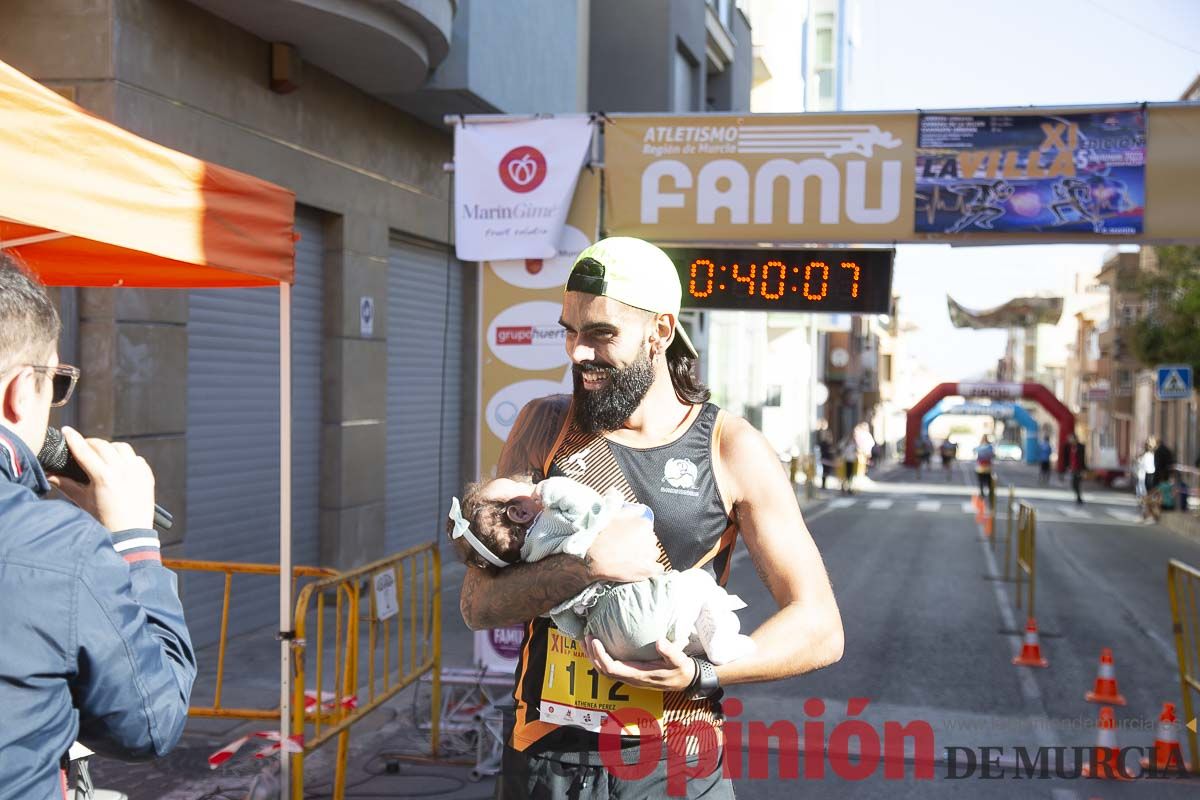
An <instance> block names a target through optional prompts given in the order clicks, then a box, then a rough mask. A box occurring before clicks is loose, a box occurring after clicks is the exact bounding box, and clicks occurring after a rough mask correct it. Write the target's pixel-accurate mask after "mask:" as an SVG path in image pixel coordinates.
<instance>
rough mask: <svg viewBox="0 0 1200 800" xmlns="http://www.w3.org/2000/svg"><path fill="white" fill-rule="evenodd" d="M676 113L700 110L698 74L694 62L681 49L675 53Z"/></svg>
mask: <svg viewBox="0 0 1200 800" xmlns="http://www.w3.org/2000/svg"><path fill="white" fill-rule="evenodd" d="M674 78H675V98H674V99H675V104H674V108H673V109H672V110H673V111H675V112H676V113H680V112H688V111H699V110H700V103H699V97H700V87H699V85H698V84H699V83H700V74H699V70H697V68H696V62H695V60H694V59H693V58H692V57H691V55H689V54H688V53H687V52H686V51H685V50H684V49H683V48H682V47H680V48H678V49H677V50H676V51H675V76H674Z"/></svg>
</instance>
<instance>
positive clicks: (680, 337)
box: [667, 317, 700, 358]
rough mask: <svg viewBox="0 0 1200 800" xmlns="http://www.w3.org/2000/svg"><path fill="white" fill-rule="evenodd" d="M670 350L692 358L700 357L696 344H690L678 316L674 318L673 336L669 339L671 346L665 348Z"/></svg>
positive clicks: (669, 351) (689, 339) (690, 341)
mask: <svg viewBox="0 0 1200 800" xmlns="http://www.w3.org/2000/svg"><path fill="white" fill-rule="evenodd" d="M672 351H674V352H675V353H677V354H681V355H686V356H691V357H692V358H699V357H700V354H699V353H697V352H696V346H695V345H694V344H692V340H691V338H690V337H689V336H688V335H687V331H685V330H684V329H683V323H682V322H680V321H679V318H678V317H676V318H675V338H674V339H673V340H672V341H671V346H670V347H668V348H667V352H668V353H671V352H672Z"/></svg>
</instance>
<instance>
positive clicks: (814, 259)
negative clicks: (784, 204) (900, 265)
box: [663, 247, 896, 314]
mask: <svg viewBox="0 0 1200 800" xmlns="http://www.w3.org/2000/svg"><path fill="white" fill-rule="evenodd" d="M663 250H664V252H666V254H667V255H668V256H670V258H671V261H672V262H673V263H674V264H675V271H676V273H677V274H678V275H679V283H680V285H681V286H682V287H683V289H684V292H683V297H682V305H683V306H684V307H685V308H694V309H713V310H723V309H724V310H730V311H800V312H810V313H821V314H829V313H842V312H849V313H852V314H886V313H888V312H889V310H890V309H891V296H892V262H893V260H894V259H895V255H896V252H895V251H894V250H890V249H883V248H879V249H867V248H859V249H849V248H845V249H842V248H822V249H816V248H813V249H795V250H787V249H780V248H765V247H764V248H754V247H744V248H721V247H664V248H663Z"/></svg>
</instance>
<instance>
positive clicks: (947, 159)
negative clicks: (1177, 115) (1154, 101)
mask: <svg viewBox="0 0 1200 800" xmlns="http://www.w3.org/2000/svg"><path fill="white" fill-rule="evenodd" d="M916 184H917V185H916V204H915V205H916V207H915V213H916V216H915V218H914V225H913V229H914V230H915V231H916V232H917V233H951V234H953V233H965V232H972V231H980V230H982V231H995V232H997V233H1025V232H1048V231H1064V232H1075V233H1093V234H1101V235H1113V234H1117V235H1130V234H1140V233H1142V232H1143V215H1144V209H1145V205H1146V112H1145V111H1143V110H1140V109H1131V110H1124V111H1107V112H1103V113H1087V114H1033V115H1022V116H1013V115H1002V114H921V116H920V122H919V124H918V132H917V152H916Z"/></svg>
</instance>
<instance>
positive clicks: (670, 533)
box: [461, 237, 843, 799]
mask: <svg viewBox="0 0 1200 800" xmlns="http://www.w3.org/2000/svg"><path fill="white" fill-rule="evenodd" d="M681 297H682V288H681V286H680V282H679V277H678V274H677V273H676V271H675V267H674V265H673V264H672V263H671V260H670V258H668V257H667V255H666V254H665V253H664V252H663V251H662V250H660V249H659V248H657V247H655V246H654V245H652V244H650V243H648V242H644V241H642V240H640V239H632V238H625V237H616V238H609V239H603V240H601V241H599V242H597V243H596V244H594V245H592V246H590V247H588V248H587V249H586V250H584V251H583V252H582V253H581V254H580V255H579V257H578V259H576V261H575V264H574V266H573V268H572V270H571V274H570V277H569V279H568V281H567V285H566V291H565V293H564V297H563V307H562V317H561V319H560V324H561V325H562V327H563V328H564V330H565V331H566V347H567V353H568V355H569V357H570V359H571V362H572V365H573V367H572V369H573V373H574V392H573V395H572V396H570V397H567V396H554V397H546V398H542V399H540V400H535V401H533V402H531V403H529V404H528V405H527V406H526V407H525V408H524V409H523V410H522V412H521V414H520V416H519V417H518V419H517V421H516V423H515V424H514V426H513V429H512V432H511V434H510V435H509V438H508V441H507V442H506V444H505V447H504V451H503V452H502V454H501V457H500V464H499V465H498V471H499V474H501V475H509V474H517V473H533V474H534V476H535V477H536V478H538V479H541V478H545V477H549V476H552V475H565V476H567V477H570V478H574V479H575V480H578V481H581V482H583V483H585V484H587V485H589V486H591V487H592V488H593V489H596V490H597V491H599V492H601V493H604V492H606V491H609V490H611V489H614V488H615V489H618V490H620V491H621V492H622V493H623V494H624V495H625V497H626V499H627V500H628V501H630V502H638V503H643V504H645V505H647V506H649V507H650V508H651V509H652V510H653V511H654V524H653V530H652V529H651V527H650V524H649V523H648V522H646V521H645V519H644V518H634V519H624V520H619V521H617V522H615V523H614V524H613V525H611V526H609V528H606V529H605V531H604V533H603V534H601V535H600V536H599V537H598V538H597V540H596V543H595V544H594V545H593V546H592V549H591V550H590V551H589V552H588V554H587V557H586V558H584V559H580V558H576V557H574V556H569V555H557V556H553V557H551V558H547V559H545V560H542V561H539V562H537V563H531V564H517V565H512V566H509V567H506V568H505V569H502V570H501V569H495V568H487V569H484V568H471V569H468V570H467V574H466V577H465V578H464V580H463V588H462V596H461V610H462V615H463V619H464V620H465V621H466V622H467V624H468V625H469V626H470V627H471V628H473V629H475V630H482V629H487V628H496V627H502V626H506V625H515V624H520V623H524V624H525V638H524V642H523V644H522V648H521V657H520V661H519V666H518V670H517V675H516V687H515V689H514V692H513V698H514V700H515V702H516V706H515V710H514V714H513V716H512V718H511V719H510V720H509V721H508V724H507V726H506V728H507V730H506V743H507V744H506V749H505V755H504V764H503V770H502V773H501V776H500V778H499V780H498V782H497V790H496V792H497V793H496V796H497V797H499V798H506V799H507V798H531V797H568V796H569V797H597V798H599V797H610V796H612V797H665V796H667V777H668V776H667V768H666V763H667V762H666V761H664V760H663V759H666V758H667V757H668V753H669V752H670V750H671V748H672V747H674V748H676V753H683V754H684V756H685V758H686V763H688V764H689V765H691V766H690V767H689V771H688V776H689V781H688V784H687V787H688V795H689V796H703V797H708V798H722V797H732V796H733V788H732V784H731V783H730V782H729V780H728V779H727V778H724V777H723V775H722V770H721V769H720V766H721V758H722V741H721V737H720V735H719V732H720V724H721V718H722V717H721V708H720V699H721V687H722V686H730V685H734V684H739V683H753V682H760V681H771V680H779V679H781V678H788V677H791V676H794V675H800V674H802V673H805V672H809V671H811V670H815V669H819V668H820V667H823V666H826V665H828V664H832V663H834V662H836V661H837V660H838V659H840V658H841V656H842V648H843V632H842V623H841V617H840V614H839V612H838V607H837V603H836V601H835V600H834V596H833V590H832V588H831V587H830V584H829V578H828V575H827V574H826V572H825V567H824V564H823V563H822V561H821V556H820V553H818V552H817V548H816V545H815V544H814V543H813V540H812V537H811V535H810V534H809V532H808V529H807V528H806V527H805V525H804V521H803V519H802V518H801V515H800V509H799V507H798V505H797V502H796V496H795V492H794V490H793V488H792V486H791V485H790V483H789V482H788V480H787V476H786V475H785V474H784V471H783V470H782V469H780V467H779V459H778V456H777V455H776V453H775V451H774V450H773V449H772V448H771V446H770V444H769V443H768V442H767V440H766V439H765V438H764V437H763V435H762V434H761V433H759V432H758V431H757V430H755V429H754V428H753V427H752V426H751V425H750V424H749V423H748V422H746V420H744V419H742V418H740V417H737V416H734V415H732V414H729V413H727V412H725V411H722V410H721V409H719V408H717V406H715V405H714V404H712V403H710V402H708V400H709V392H708V389H707V388H705V386H704V385H703V384H702V383H701V382H700V380H699V379H698V377H697V353H696V350H695V348H694V347H693V346H692V343H691V341H690V340H689V339H688V336H687V334H686V332H685V331H684V330H683V328H682V327H681V326H680V325H679V308H680V301H681ZM739 538H740V539H741V540H742V541H743V543H744V545H745V547H746V550H747V552H749V554H750V557H751V559H752V561H753V562H754V565H755V568H756V569H757V571H758V575H759V577H760V578H761V580H762V582H763V584H764V585H765V586H766V588H767V589H768V591H769V592H770V594H771V596H772V598H773V599H774V600H775V602H776V604H777V605H778V610H777V611H776V612H775V613H774V614H772V615H771V616H770V617H769V618H768V619H767V620H766V621H765V622H764V623H763V624H762V625H761V626H759V627H758V629H757V630H755V631H754V632H753V633H752V634H751V637H752V638H753V639H754V641H755V644H756V646H757V648H756V651H755V653H754V654H753V655H751V656H748V657H746V658H742V659H738V660H736V661H732V662H730V663H728V664H724V665H722V666H720V667H714V666H713V665H712V664H711V663H710V662H708V661H707V660H705V659H703V658H700V657H692V656H688V655H687V654H685V653H684V652H683V650H682V649H681V648H680V647H677V646H676V645H674V644H673V643H672V642H670V641H668V640H665V639H664V640H662V641H660V642H658V644H657V649H658V653H659V658H658V659H657V660H654V661H650V662H636V663H635V662H620V661H617V660H615V659H613V658H612V657H611V656H609V654H608V653H606V652H605V651H604V648H603V646H602V645H600V643H599V642H596V641H595V640H592V639H589V640H588V641H585V642H576V641H574V640H570V639H568V638H567V637H565V636H564V635H563V634H562V633H561V632H560V631H558V630H556V629H555V628H554V625H553V623H552V622H551V621H550V620H549V619H547V618H545V617H543V616H541V615H542V614H545V613H546V612H547V611H549V610H550V609H551V608H553V607H554V606H555V605H557V604H559V603H561V602H562V601H564V600H566V599H567V598H569V597H572V596H574V595H575V594H577V593H578V592H579V591H581V590H582V589H583V588H584V587H585V586H587V585H589V584H591V583H593V582H595V581H597V580H612V581H618V582H621V581H635V580H641V579H643V578H646V577H648V576H650V575H652V574H654V573H655V572H658V571H660V570H662V569H679V570H683V569H689V568H701V569H705V570H708V571H709V572H710V573H711V574H712V575H713V577H714V578H716V580H717V581H718V583H720V584H722V585H724V584H725V583H726V581H727V580H728V578H729V573H730V567H731V566H732V561H733V553H734V550H735V547H736V545H737V542H738V539H739ZM597 709H604V710H601V711H597ZM609 714H611V715H615V718H616V719H621V718H622V715H625V716H628V715H630V714H637V715H640V716H645V715H647V714H648V715H650V716H651V717H653V718H654V719H653V724H656V725H657V726H658V728H659V729H660V730H661V731H666V737H665V746H664V747H663V748H661V752H654V753H651V754H650V755H649V757H650V758H652V759H657V761H656V763H655V766H654V768H653V769H650V770H646V769H639V770H638V773H639V776H638V778H637V779H636V780H635V779H631V778H629V777H628V776H622V775H618V774H617V771H616V770H613V771H612V772H606V770H605V767H604V759H603V756H602V754H601V752H600V734H599V731H600V730H601V728H602V727H603V726H604V724H605V718H606V717H607V716H608V715H609ZM610 722H611V721H610ZM677 723H678V724H677ZM692 723H700V724H699V725H692ZM704 723H707V725H705V724H704ZM688 727H690V730H693V731H694V730H708V731H712V732H713V733H714V735H712V736H707V737H706V736H698V737H687V736H683V737H682V738H685V739H686V741H673V740H672V739H673V738H674V739H675V740H678V739H680V738H681V736H680V735H678V734H675V735H674V737H673V732H677V731H681V730H684V729H685V728H688ZM640 730H644V728H643V729H640ZM637 732H638V731H629V730H628V729H626V733H627V734H629V735H623V736H621V737H620V745H621V746H622V747H626V746H628V747H635V748H638V750H637V751H635V752H636V753H638V755H637V756H634V755H625V756H624V761H625V762H626V763H629V762H632V761H635V760H638V759H639V758H640V760H641V761H642V762H644V761H645V760H646V759H647V757H648V756H647V753H646V750H645V749H642V748H641V747H640V745H641V742H640V741H639V738H638V736H637V735H636V733H637ZM610 762H611V759H610Z"/></svg>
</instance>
